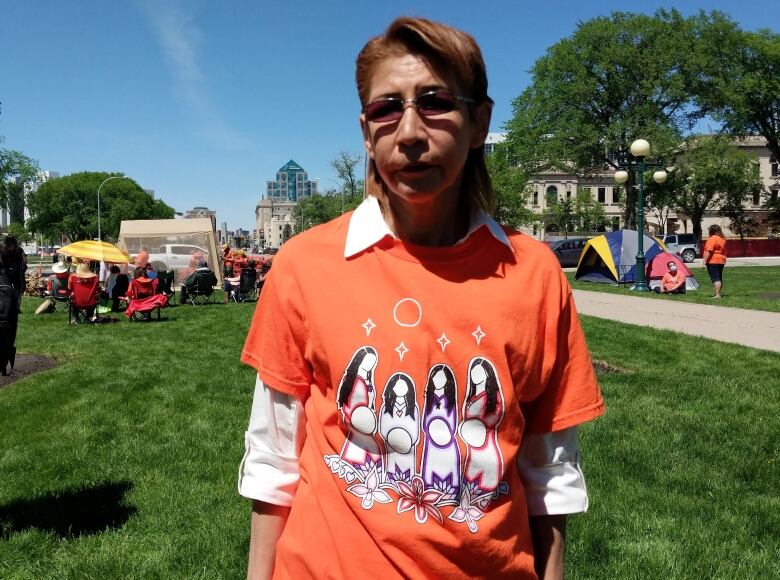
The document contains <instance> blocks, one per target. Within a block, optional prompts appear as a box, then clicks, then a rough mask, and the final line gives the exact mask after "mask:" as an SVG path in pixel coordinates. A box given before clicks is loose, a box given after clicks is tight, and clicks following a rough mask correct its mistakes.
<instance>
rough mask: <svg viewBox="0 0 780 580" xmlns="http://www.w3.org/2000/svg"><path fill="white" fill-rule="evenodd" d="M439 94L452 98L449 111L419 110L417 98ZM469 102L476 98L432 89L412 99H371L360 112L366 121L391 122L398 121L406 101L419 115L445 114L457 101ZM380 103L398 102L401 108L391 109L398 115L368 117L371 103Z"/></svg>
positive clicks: (474, 100) (473, 101)
mask: <svg viewBox="0 0 780 580" xmlns="http://www.w3.org/2000/svg"><path fill="white" fill-rule="evenodd" d="M439 94H445V95H447V97H450V98H452V100H453V105H454V106H453V107H452V109H451V110H449V111H442V112H440V113H430V112H427V113H426V112H424V111H421V110H420V104H419V100H420V99H421V98H423V97H427V96H432V95H439ZM459 102H460V103H469V104H474V103H476V102H477V99H472V98H471V97H464V96H462V95H456V94H455V93H453V92H452V91H448V90H447V89H434V90H431V91H425V92H424V93H420V94H419V95H417V96H416V97H415V98H413V99H399V98H398V97H382V98H380V99H376V100H375V101H371V102H370V103H368V104H367V105H366V106H365V107H363V111H362V113H363V114H364V115H365V116H366V121H369V122H371V123H393V122H395V121H398V120H399V119H400V118H401V117H402V116H403V114H404V109H405V108H406V103H412V104H413V105H414V109H415V111H417V114H418V115H420V116H421V117H425V118H428V117H437V116H439V115H446V114H447V113H450V112H452V111H454V110H455V109H456V107H457V103H459ZM382 103H400V104H401V108H400V109H399V110H397V111H393V112H392V115H398V116H397V117H395V116H393V118H390V119H372V118H370V117H369V107H371V105H376V104H382Z"/></svg>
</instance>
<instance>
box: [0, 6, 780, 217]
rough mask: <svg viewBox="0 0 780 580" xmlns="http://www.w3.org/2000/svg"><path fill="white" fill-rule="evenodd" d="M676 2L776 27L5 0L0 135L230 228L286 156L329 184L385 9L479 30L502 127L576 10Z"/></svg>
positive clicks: (779, 23)
mask: <svg viewBox="0 0 780 580" xmlns="http://www.w3.org/2000/svg"><path fill="white" fill-rule="evenodd" d="M671 6H675V7H677V8H678V9H679V10H681V11H682V12H683V13H685V14H690V13H692V12H695V11H697V10H699V9H706V10H712V9H718V10H722V11H724V12H726V13H728V14H730V15H731V16H732V17H733V18H734V19H735V20H737V21H738V22H739V23H740V24H741V25H742V27H743V28H745V29H749V30H753V29H756V28H759V27H768V28H771V29H773V30H778V29H780V13H779V12H778V11H777V0H751V1H750V2H744V1H741V2H740V1H736V0H723V1H711V2H677V3H676V4H668V3H657V2H630V1H627V0H624V1H623V2H613V1H602V2H575V1H570V2H564V1H561V0H547V1H544V2H534V3H531V2H526V1H521V0H516V1H510V0H502V1H489V0H488V1H484V2H479V3H472V2H453V1H452V0H448V1H431V0H428V1H425V0H418V1H416V2H409V1H406V0H395V1H393V2H386V3H379V2H368V1H365V0H363V1H348V2H324V1H320V2H313V1H312V2H300V1H290V0H288V1H279V0H276V1H268V0H265V1H263V0H256V1H254V2H249V1H227V0H226V1H224V2H213V1H212V2H207V1H204V0H190V1H166V0H159V1H152V0H130V1H126V2H105V1H97V0H91V1H85V0H80V1H76V2H63V1H46V0H36V1H23V0H3V1H2V2H0V15H1V16H2V21H3V26H2V31H1V32H0V102H2V113H1V114H0V135H2V136H5V138H6V141H5V143H4V145H3V146H4V147H9V148H12V149H18V150H21V151H22V152H24V153H25V154H27V155H29V156H30V157H33V158H34V159H37V160H38V161H39V163H40V165H41V168H42V169H48V170H53V171H59V172H60V173H61V174H63V175H64V174H68V173H72V172H76V171H121V172H124V173H126V174H127V175H129V176H131V177H133V178H134V179H135V180H136V181H138V183H139V184H141V186H142V187H145V188H151V189H154V190H155V192H156V194H157V196H158V197H160V198H162V199H163V200H165V201H166V202H167V203H168V204H170V205H172V206H173V207H175V208H176V209H177V210H178V211H184V210H187V209H190V208H192V207H194V206H197V205H205V206H208V207H210V208H211V209H214V210H216V211H217V220H218V222H219V223H221V222H223V221H226V222H227V224H228V228H229V229H234V228H236V227H244V228H249V229H251V228H252V227H254V208H255V204H256V203H257V200H258V199H259V198H260V196H261V195H262V194H263V193H264V192H265V182H266V180H268V179H273V178H274V175H275V173H276V170H277V169H278V168H279V167H281V166H282V165H283V164H284V163H285V162H286V161H288V160H289V159H291V158H292V159H295V161H297V162H298V163H299V164H301V165H302V166H303V167H304V168H305V169H306V170H307V171H308V173H309V176H310V178H315V177H319V178H321V179H322V181H321V184H320V189H321V190H325V189H328V188H331V187H333V181H332V180H334V179H335V177H336V176H335V172H334V171H333V170H332V169H331V167H330V161H331V160H332V159H334V158H335V157H336V156H337V155H338V153H339V151H348V152H350V153H353V154H360V153H362V142H361V138H360V133H359V129H358V123H357V116H358V113H359V105H358V100H357V96H356V93H355V88H354V60H355V56H356V55H357V53H358V51H359V50H360V48H361V47H362V46H363V44H364V43H365V41H366V40H368V38H369V37H371V36H373V35H376V34H378V33H380V32H381V31H382V30H383V29H384V28H385V27H386V26H387V24H388V23H389V22H390V21H391V20H392V19H393V18H394V17H396V16H399V15H403V14H410V15H419V16H426V17H429V18H433V19H436V20H441V21H444V22H447V23H449V24H452V25H454V26H457V27H460V28H463V29H464V30H466V31H468V32H470V33H471V34H473V35H474V36H475V37H476V39H477V41H478V42H479V44H480V46H481V47H482V50H483V53H484V56H485V60H486V62H487V66H488V77H489V81H490V94H491V96H492V97H493V98H494V100H495V101H496V107H495V111H494V116H493V123H492V130H494V131H498V130H501V128H502V125H503V124H504V123H505V122H506V121H507V120H508V119H509V118H510V116H511V101H512V99H513V98H514V97H516V96H517V95H518V94H519V93H520V92H521V91H522V90H523V88H524V87H525V86H526V84H527V83H528V80H529V77H528V70H529V69H530V68H531V66H532V65H533V63H534V61H535V60H536V59H537V58H538V57H539V56H541V55H542V54H544V51H545V49H546V48H547V47H548V46H550V45H551V44H553V43H555V42H556V41H557V40H558V39H560V38H561V37H564V36H568V35H570V34H571V33H572V32H573V30H574V29H575V27H576V25H577V22H579V21H581V20H587V19H589V18H592V17H595V16H599V15H603V14H609V13H610V12H612V11H613V10H624V11H640V10H644V11H648V12H653V11H654V10H655V9H657V8H658V7H667V8H668V7H671Z"/></svg>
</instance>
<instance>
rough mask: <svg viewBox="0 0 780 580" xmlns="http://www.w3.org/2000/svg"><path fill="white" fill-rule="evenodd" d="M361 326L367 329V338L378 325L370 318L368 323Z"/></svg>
mask: <svg viewBox="0 0 780 580" xmlns="http://www.w3.org/2000/svg"><path fill="white" fill-rule="evenodd" d="M360 326H362V327H363V328H365V329H366V336H368V335H369V334H371V331H372V330H374V329H375V328H376V324H374V321H373V320H371V319H370V318H369V319H368V320H366V321H365V322H364V323H363V324H361V325H360Z"/></svg>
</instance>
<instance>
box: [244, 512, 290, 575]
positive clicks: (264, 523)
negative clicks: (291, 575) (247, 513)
mask: <svg viewBox="0 0 780 580" xmlns="http://www.w3.org/2000/svg"><path fill="white" fill-rule="evenodd" d="M289 513H290V508H288V507H285V506H279V505H274V504H271V503H266V502H262V501H257V500H255V501H253V502H252V529H251V533H250V536H249V566H248V567H247V572H246V577H247V580H267V579H268V578H271V576H272V575H273V571H274V559H275V556H276V542H277V541H278V540H279V537H280V536H281V535H282V530H284V524H285V523H286V522H287V515H288V514H289Z"/></svg>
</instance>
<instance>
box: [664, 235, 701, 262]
mask: <svg viewBox="0 0 780 580" xmlns="http://www.w3.org/2000/svg"><path fill="white" fill-rule="evenodd" d="M664 244H665V245H666V249H667V250H668V251H669V253H671V254H677V255H678V256H680V257H681V258H682V260H683V262H688V263H690V262H693V261H694V260H695V259H696V258H697V257H698V256H699V255H700V254H699V242H698V240H697V239H696V236H694V235H693V234H669V235H666V236H664Z"/></svg>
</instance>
